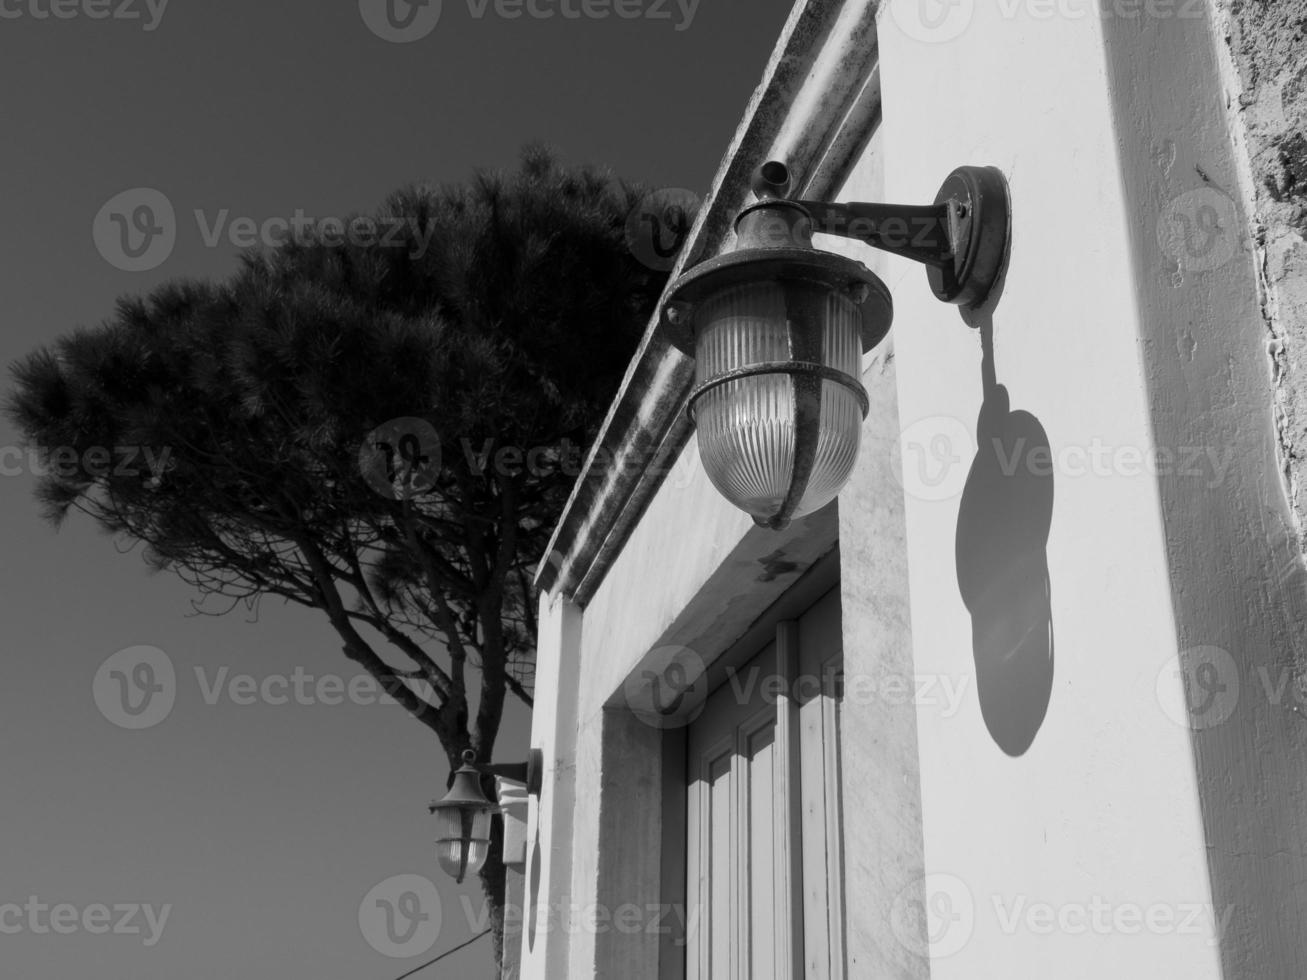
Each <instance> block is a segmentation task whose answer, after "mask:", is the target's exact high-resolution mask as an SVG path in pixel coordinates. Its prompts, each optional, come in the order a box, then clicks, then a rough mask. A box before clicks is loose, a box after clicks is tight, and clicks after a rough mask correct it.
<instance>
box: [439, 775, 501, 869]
mask: <svg viewBox="0 0 1307 980" xmlns="http://www.w3.org/2000/svg"><path fill="white" fill-rule="evenodd" d="M472 758H473V756H472V753H471V752H470V751H468V752H464V753H463V765H462V766H461V767H460V768H459V769H458V770H457V771H455V773H454V780H453V782H452V783H451V784H450V787H449V792H448V793H446V794H445V795H444V798H443V799H441V800H440V802H439V803H433V804H432V805H431V813H432V814H433V815H434V816H435V818H436V861H437V862H439V864H440V867H441V868H443V869H444V871H445V873H446V874H448V875H451V876H452V877H453V878H454V879H455V880H456V881H459V882H462V880H463V879H464V878H465V877H467V876H468V875H469V874H476V873H477V872H478V871H480V870H481V868H482V867H483V866H484V865H485V863H486V856H487V855H489V853H490V818H491V815H492V814H493V813H494V811H495V805H494V804H493V803H491V802H490V801H489V800H488V799H486V795H485V793H483V792H482V791H481V774H480V773H479V772H477V770H476V767H475V766H473V765H472Z"/></svg>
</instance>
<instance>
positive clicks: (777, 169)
mask: <svg viewBox="0 0 1307 980" xmlns="http://www.w3.org/2000/svg"><path fill="white" fill-rule="evenodd" d="M793 185H794V177H793V175H792V174H791V173H790V168H789V167H788V166H786V165H785V164H784V163H782V162H781V161H780V160H768V161H767V162H766V163H764V164H763V165H762V166H761V167H759V168H758V169H757V170H755V171H754V173H753V182H752V183H751V184H750V187H751V188H752V190H753V193H754V194H756V195H757V196H758V200H760V201H785V200H788V199H789V196H790V191H791V190H792V189H793Z"/></svg>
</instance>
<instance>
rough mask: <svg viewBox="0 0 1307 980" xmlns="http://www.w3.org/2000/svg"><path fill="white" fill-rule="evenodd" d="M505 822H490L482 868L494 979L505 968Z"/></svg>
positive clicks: (501, 973) (483, 892)
mask: <svg viewBox="0 0 1307 980" xmlns="http://www.w3.org/2000/svg"><path fill="white" fill-rule="evenodd" d="M504 883H505V868H504V822H503V820H499V819H496V820H493V821H491V824H490V854H489V856H488V857H487V858H486V863H485V865H484V866H483V867H482V868H481V893H482V895H483V896H484V897H485V901H486V912H487V916H486V927H487V928H489V929H491V930H493V931H492V932H491V935H490V941H491V942H492V943H494V946H495V973H494V980H500V978H501V976H502V975H503V970H504V901H505V896H504ZM510 938H511V937H510Z"/></svg>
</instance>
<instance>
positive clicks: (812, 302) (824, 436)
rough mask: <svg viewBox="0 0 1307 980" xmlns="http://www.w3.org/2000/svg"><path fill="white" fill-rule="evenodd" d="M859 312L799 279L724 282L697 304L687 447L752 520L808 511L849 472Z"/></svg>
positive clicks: (857, 425)
mask: <svg viewBox="0 0 1307 980" xmlns="http://www.w3.org/2000/svg"><path fill="white" fill-rule="evenodd" d="M862 317H863V312H862V309H861V308H860V306H859V303H858V302H857V297H856V294H855V295H854V296H851V295H850V294H849V292H848V290H846V289H835V288H833V287H832V286H831V285H829V284H827V283H823V282H820V281H815V280H814V279H811V278H804V279H799V278H795V279H779V280H778V279H760V280H755V281H752V282H750V281H745V282H735V283H727V284H723V286H722V288H720V289H717V290H715V291H713V292H711V293H709V294H708V295H705V296H704V297H703V299H702V300H701V302H700V303H699V304H697V308H696V310H695V314H694V336H695V344H694V351H695V369H696V381H697V386H696V388H695V393H694V395H693V396H692V403H691V412H692V414H693V417H694V421H695V426H696V429H697V431H698V438H699V454H700V457H701V459H702V460H703V465H704V469H705V471H706V472H707V474H708V477H709V479H710V480H711V481H712V483H713V485H714V486H715V487H716V488H717V489H718V491H720V492H721V493H722V495H723V496H725V497H726V498H727V499H728V500H730V501H731V502H732V503H734V504H735V505H736V506H737V507H739V508H741V509H742V510H744V511H745V512H747V513H748V514H750V515H752V516H753V518H754V520H755V521H756V522H757V523H758V524H760V525H763V526H766V527H773V528H782V527H784V526H785V525H786V524H788V523H789V521H790V520H791V519H794V518H799V517H803V516H805V515H807V514H811V513H812V512H814V511H816V510H819V509H820V508H821V507H823V506H825V505H826V504H828V503H829V502H830V501H831V500H833V499H834V498H835V496H836V495H837V494H838V493H839V492H840V489H841V488H842V487H843V486H844V484H845V483H847V482H848V479H849V476H850V475H851V474H852V472H853V466H854V464H855V463H856V462H857V458H858V447H859V445H860V443H861V431H862V420H863V418H864V417H865V415H866V412H867V396H866V393H865V391H863V389H862V386H861V385H860V384H859V383H858V381H857V378H858V376H859V375H860V374H861V367H862V349H863V333H862Z"/></svg>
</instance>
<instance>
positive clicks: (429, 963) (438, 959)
mask: <svg viewBox="0 0 1307 980" xmlns="http://www.w3.org/2000/svg"><path fill="white" fill-rule="evenodd" d="M490 933H491V930H490V929H487V930H486V931H485V932H483V933H480V934H479V935H476V936H473V937H472V938H471V939H469V940H468V941H467V942H465V943H459V945H457V946H455V947H454V948H453V949H447V950H445V951H444V952H443V953H441V954H440V955H439V956H437V957H436V958H435V959H434V960H427V961H426V962H425V963H423V964H422V965H421V966H415V967H413V969H411V970H409V971H408V972H407V973H405V974H403V975H402V976H398V977H396V978H395V980H404V977H411V976H412V975H413V974H415V973H417V972H418V970H425V969H426V968H427V967H429V966H431V965H432V964H433V963H439V962H440V961H441V960H443V959H444V958H445V957H446V956H449V955H451V954H453V953H457V952H458V951H459V950H460V949H462V948H463V947H465V946H471V945H472V944H473V943H474V942H476V941H477V940H478V939H480V938H481V937H482V936H488V935H490Z"/></svg>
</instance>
